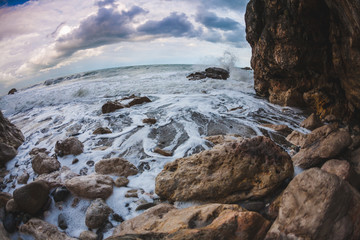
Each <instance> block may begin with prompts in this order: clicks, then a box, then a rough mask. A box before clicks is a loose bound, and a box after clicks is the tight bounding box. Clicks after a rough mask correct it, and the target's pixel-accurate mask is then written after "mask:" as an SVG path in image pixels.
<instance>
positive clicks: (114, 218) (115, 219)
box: [111, 213, 124, 222]
mask: <svg viewBox="0 0 360 240" xmlns="http://www.w3.org/2000/svg"><path fill="white" fill-rule="evenodd" d="M111 219H112V220H114V221H117V222H123V221H124V219H123V218H122V217H121V216H120V215H119V214H117V213H113V214H111Z"/></svg>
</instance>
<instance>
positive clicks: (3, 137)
mask: <svg viewBox="0 0 360 240" xmlns="http://www.w3.org/2000/svg"><path fill="white" fill-rule="evenodd" d="M24 141H25V138H24V135H23V134H22V133H21V131H20V130H19V129H18V128H17V127H16V126H15V125H14V124H12V123H11V122H10V121H9V120H8V119H6V118H5V117H4V115H3V114H2V112H1V111H0V166H3V165H4V164H5V163H6V162H8V161H9V160H11V159H13V158H14V157H15V156H16V155H17V150H16V149H17V148H18V147H19V146H20V145H21V144H22V143H23V142H24Z"/></svg>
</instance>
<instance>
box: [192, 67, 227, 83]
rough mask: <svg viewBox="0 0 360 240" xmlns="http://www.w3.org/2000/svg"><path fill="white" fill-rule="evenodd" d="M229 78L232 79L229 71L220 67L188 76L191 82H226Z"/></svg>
mask: <svg viewBox="0 0 360 240" xmlns="http://www.w3.org/2000/svg"><path fill="white" fill-rule="evenodd" d="M229 77H230V74H229V71H227V70H225V69H223V68H218V67H210V68H207V69H205V71H204V72H195V73H191V74H190V75H188V76H187V78H188V79H189V80H201V79H204V78H212V79H222V80H226V79H228V78H229Z"/></svg>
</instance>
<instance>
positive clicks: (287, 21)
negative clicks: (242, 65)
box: [245, 0, 360, 117]
mask: <svg viewBox="0 0 360 240" xmlns="http://www.w3.org/2000/svg"><path fill="white" fill-rule="evenodd" d="M245 19H246V39H247V41H248V42H249V43H250V45H251V47H252V59H251V66H252V68H253V69H254V77H255V90H256V92H257V93H258V94H259V95H261V96H265V97H268V98H269V100H270V101H271V102H273V103H277V104H282V105H290V106H300V105H303V104H305V103H306V104H307V105H308V106H310V107H312V108H313V109H314V110H315V111H316V113H317V114H318V115H319V116H320V117H325V116H326V115H328V114H334V115H337V116H347V117H350V116H351V115H352V116H356V114H354V113H357V112H358V110H359V109H360V62H359V61H358V59H360V3H359V2H358V1H354V0H345V1H335V0H314V1H310V0H294V1H286V0H279V1H264V0H251V1H250V2H249V3H248V6H247V10H246V15H245Z"/></svg>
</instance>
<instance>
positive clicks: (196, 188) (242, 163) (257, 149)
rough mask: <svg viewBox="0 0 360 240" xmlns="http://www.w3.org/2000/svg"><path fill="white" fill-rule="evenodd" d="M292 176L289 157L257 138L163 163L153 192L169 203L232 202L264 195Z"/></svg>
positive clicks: (263, 138) (264, 140)
mask: <svg viewBox="0 0 360 240" xmlns="http://www.w3.org/2000/svg"><path fill="white" fill-rule="evenodd" d="M292 175H293V166H292V162H291V160H290V157H289V155H288V154H287V153H286V152H285V151H284V150H282V149H281V148H280V147H278V146H277V145H276V144H275V143H274V142H272V141H271V140H270V139H269V138H266V137H262V136H261V137H260V136H259V137H254V138H252V139H244V140H243V141H233V142H229V143H225V144H223V145H215V147H214V148H213V149H210V150H206V151H203V152H201V153H198V154H195V155H192V156H190V157H186V158H179V159H177V160H175V161H174V162H171V163H168V164H166V165H165V167H164V169H163V171H161V172H160V174H159V175H158V176H157V177H156V186H155V192H156V194H157V195H159V196H160V197H161V198H163V199H167V200H171V201H193V200H196V201H204V202H209V201H211V202H214V201H216V202H222V203H232V202H238V201H241V200H246V199H249V198H260V197H263V196H266V195H267V194H268V193H270V192H272V191H273V190H275V189H276V188H277V187H278V186H279V185H280V184H281V183H282V182H283V181H284V180H285V179H287V178H290V177H292ZM270 176H271V177H270Z"/></svg>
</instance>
